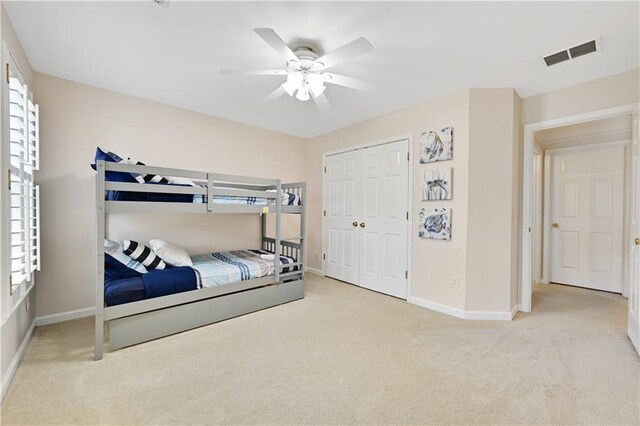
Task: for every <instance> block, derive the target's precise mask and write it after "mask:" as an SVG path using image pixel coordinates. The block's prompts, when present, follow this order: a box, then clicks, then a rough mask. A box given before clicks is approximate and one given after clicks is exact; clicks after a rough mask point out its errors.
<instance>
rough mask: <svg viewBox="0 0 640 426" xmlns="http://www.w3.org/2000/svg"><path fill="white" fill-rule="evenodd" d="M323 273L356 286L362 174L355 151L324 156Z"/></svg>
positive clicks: (359, 160)
mask: <svg viewBox="0 0 640 426" xmlns="http://www.w3.org/2000/svg"><path fill="white" fill-rule="evenodd" d="M326 167H327V171H326V179H327V182H326V187H325V188H326V191H327V205H326V206H325V207H326V215H327V217H326V226H327V235H326V238H327V241H326V246H327V253H326V259H325V274H326V275H327V276H329V277H332V278H336V279H338V280H341V281H346V282H349V283H352V284H358V273H359V272H358V268H359V267H360V265H359V261H358V250H359V247H358V241H357V237H358V235H357V231H358V226H357V225H358V222H357V220H358V217H357V212H356V204H357V200H356V196H357V188H356V186H357V183H358V180H359V178H360V175H361V173H362V170H361V169H362V162H361V159H360V158H359V155H358V151H350V152H346V153H343V154H338V155H332V156H330V157H327V164H326Z"/></svg>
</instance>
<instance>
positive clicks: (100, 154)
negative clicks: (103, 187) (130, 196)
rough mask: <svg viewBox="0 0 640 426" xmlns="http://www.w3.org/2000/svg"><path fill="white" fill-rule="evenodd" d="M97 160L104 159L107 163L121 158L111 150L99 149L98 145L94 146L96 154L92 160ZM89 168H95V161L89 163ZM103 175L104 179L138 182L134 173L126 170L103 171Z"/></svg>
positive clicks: (115, 161) (118, 160) (116, 161)
mask: <svg viewBox="0 0 640 426" xmlns="http://www.w3.org/2000/svg"><path fill="white" fill-rule="evenodd" d="M98 160H104V161H106V162H109V163H118V162H120V161H121V160H122V158H120V157H118V155H116V154H114V153H112V152H104V151H103V150H101V149H100V147H98V148H96V156H95V159H94V161H98ZM91 168H92V169H93V170H95V169H96V164H95V163H93V164H91ZM104 177H105V180H108V181H112V182H131V183H138V181H137V180H136V178H135V176H134V175H132V174H131V173H126V172H105V175H104Z"/></svg>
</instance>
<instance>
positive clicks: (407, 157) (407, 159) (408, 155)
mask: <svg viewBox="0 0 640 426" xmlns="http://www.w3.org/2000/svg"><path fill="white" fill-rule="evenodd" d="M407 161H409V153H408V152H407Z"/></svg>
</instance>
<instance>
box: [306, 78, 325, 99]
mask: <svg viewBox="0 0 640 426" xmlns="http://www.w3.org/2000/svg"><path fill="white" fill-rule="evenodd" d="M307 85H308V86H309V88H310V89H311V91H312V92H313V96H315V97H318V96H320V95H322V92H324V89H325V87H324V77H323V76H322V75H321V74H315V73H314V74H309V75H307Z"/></svg>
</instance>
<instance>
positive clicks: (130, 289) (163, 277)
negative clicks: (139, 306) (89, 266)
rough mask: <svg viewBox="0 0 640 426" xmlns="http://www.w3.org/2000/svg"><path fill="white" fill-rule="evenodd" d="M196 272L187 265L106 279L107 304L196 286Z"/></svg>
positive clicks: (160, 294)
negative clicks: (127, 276)
mask: <svg viewBox="0 0 640 426" xmlns="http://www.w3.org/2000/svg"><path fill="white" fill-rule="evenodd" d="M196 278H197V277H196V272H195V271H194V270H193V268H190V267H188V266H179V267H178V266H177V267H172V268H167V269H162V270H158V269H155V270H152V271H149V272H148V273H146V274H144V275H141V276H137V277H130V278H123V279H116V280H108V281H107V282H106V283H105V287H104V299H105V302H106V304H107V306H114V305H120V304H122V303H130V302H136V301H138V300H144V299H151V298H153V297H161V296H167V295H169V294H175V293H181V292H183V291H190V290H195V289H196V288H197V279H196Z"/></svg>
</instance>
